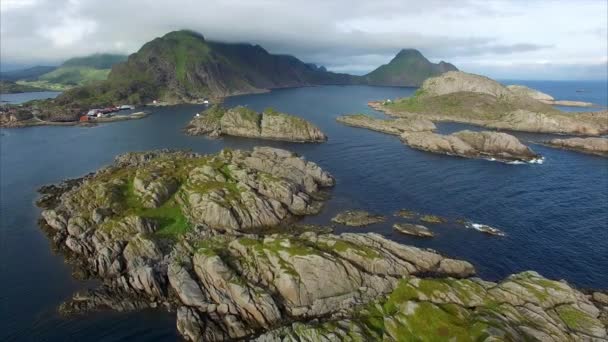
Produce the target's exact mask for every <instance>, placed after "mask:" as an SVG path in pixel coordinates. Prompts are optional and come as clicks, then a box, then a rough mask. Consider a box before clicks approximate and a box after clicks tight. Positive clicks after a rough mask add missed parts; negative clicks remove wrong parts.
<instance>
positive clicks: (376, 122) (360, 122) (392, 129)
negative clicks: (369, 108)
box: [336, 114, 437, 135]
mask: <svg viewBox="0 0 608 342" xmlns="http://www.w3.org/2000/svg"><path fill="white" fill-rule="evenodd" d="M336 121H338V122H340V123H343V124H345V125H348V126H353V127H361V128H368V129H371V130H373V131H378V132H383V133H388V134H395V135H400V134H401V133H403V132H424V131H434V130H435V129H436V128H437V127H436V126H435V124H433V122H432V121H429V120H426V119H424V118H419V117H417V118H414V117H412V118H398V119H390V120H385V119H377V118H374V117H371V116H368V115H365V114H354V115H343V116H339V117H338V118H337V119H336Z"/></svg>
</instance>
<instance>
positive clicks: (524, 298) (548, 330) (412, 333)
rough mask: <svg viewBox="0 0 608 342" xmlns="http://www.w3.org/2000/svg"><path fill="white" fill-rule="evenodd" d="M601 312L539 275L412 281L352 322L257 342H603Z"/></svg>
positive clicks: (284, 332)
mask: <svg viewBox="0 0 608 342" xmlns="http://www.w3.org/2000/svg"><path fill="white" fill-rule="evenodd" d="M596 305H597V304H595V303H594V302H592V301H591V300H589V298H587V297H586V296H585V295H584V294H583V293H581V292H579V291H577V290H575V289H573V288H572V287H570V286H569V285H568V284H567V283H564V282H557V281H552V280H548V279H545V278H543V277H542V276H540V275H539V274H537V273H535V272H523V273H519V274H515V275H512V276H510V277H508V278H506V279H505V280H503V281H501V282H499V283H493V282H487V281H483V280H481V279H478V278H472V279H452V278H445V279H420V278H417V277H410V278H407V279H405V280H403V281H401V282H400V283H399V285H398V286H397V289H396V290H395V291H394V292H393V293H392V294H390V295H388V296H387V298H386V299H384V300H380V301H378V302H376V303H373V304H370V305H368V306H366V307H365V308H364V309H362V310H360V311H359V312H358V313H357V315H356V316H354V317H346V318H337V319H335V320H333V321H330V322H325V323H318V324H302V323H294V324H292V325H290V326H287V327H281V328H279V329H276V330H273V331H270V332H268V333H266V334H264V335H262V336H260V337H258V338H257V339H256V341H259V342H266V341H333V340H340V341H341V340H354V341H400V340H430V341H434V340H437V341H443V340H445V339H446V338H447V337H449V338H450V339H453V340H463V341H468V340H500V341H503V340H506V341H528V340H530V341H604V340H606V337H607V335H606V325H605V324H604V323H602V322H601V321H600V320H599V319H598V317H599V315H601V313H600V310H599V309H598V308H597V306H596Z"/></svg>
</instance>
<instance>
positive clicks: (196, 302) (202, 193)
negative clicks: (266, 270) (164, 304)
mask: <svg viewBox="0 0 608 342" xmlns="http://www.w3.org/2000/svg"><path fill="white" fill-rule="evenodd" d="M264 170H266V171H264ZM70 182H71V183H70V184H71V185H70V186H58V187H53V188H52V189H51V188H50V187H47V188H45V189H49V190H48V193H46V195H48V196H50V197H49V198H47V199H46V200H45V201H44V202H43V203H44V205H45V206H47V207H48V209H46V210H44V211H43V212H42V218H43V219H44V221H45V223H46V224H47V225H48V226H49V227H50V228H51V229H50V232H49V233H50V234H51V235H52V237H53V240H54V241H56V242H57V243H58V244H59V246H60V247H61V248H63V249H64V250H69V251H70V253H73V254H74V255H75V256H76V257H77V258H79V259H80V260H81V261H82V262H81V264H82V265H85V267H86V268H87V272H90V273H92V274H96V275H99V276H100V277H103V278H104V279H109V282H110V283H113V284H115V286H116V287H118V288H121V289H123V290H124V291H127V292H129V293H134V294H138V295H142V296H146V297H147V298H155V299H157V300H160V299H162V298H165V297H166V293H167V288H168V286H171V288H173V290H174V291H175V292H177V294H178V297H179V298H180V300H181V301H182V302H183V303H184V304H186V305H189V306H194V307H197V308H198V309H200V310H203V309H204V308H206V307H207V306H208V304H209V303H208V301H209V297H208V294H206V293H204V292H203V291H202V290H201V289H200V288H197V286H199V285H198V283H197V282H195V281H194V280H192V276H191V272H192V271H189V269H190V270H191V269H192V267H191V266H190V268H187V267H186V266H181V264H179V263H169V262H168V261H167V253H168V251H167V248H168V247H167V246H168V244H169V246H171V245H174V244H175V241H177V239H178V238H179V236H181V235H182V234H185V233H188V231H190V230H193V229H194V227H196V226H197V225H200V226H201V227H202V228H201V229H204V230H203V231H205V232H206V233H207V234H213V233H214V232H216V231H234V232H236V231H239V230H246V229H250V228H251V229H253V228H264V227H269V226H276V225H279V224H281V223H283V222H284V221H285V220H287V219H289V218H290V217H293V216H298V215H307V214H310V213H314V212H317V211H318V210H319V209H320V207H321V205H322V203H321V202H320V201H319V200H316V199H315V198H316V197H315V192H317V191H319V190H320V189H321V188H324V187H328V186H332V185H333V184H334V179H333V177H332V176H331V175H330V174H329V173H327V172H326V171H324V170H322V169H321V168H320V167H319V166H318V165H316V164H314V163H312V162H309V161H306V160H304V159H303V158H301V157H299V156H297V155H296V154H294V153H291V152H288V151H284V150H279V149H272V148H262V147H260V148H256V149H255V150H254V151H253V152H243V151H229V150H226V151H223V152H222V153H220V154H217V155H212V156H201V155H196V154H191V153H184V152H169V151H160V152H146V153H139V154H137V153H131V154H127V155H123V156H120V157H118V158H117V159H116V162H115V164H114V165H111V166H109V167H107V168H104V169H101V170H100V171H98V172H97V173H95V174H92V175H87V176H86V177H84V178H83V179H82V180H81V181H79V182H73V181H70ZM51 190H52V191H51ZM313 197H314V198H313ZM167 239H168V240H167ZM168 284H169V285H168ZM93 299H94V298H93ZM93 299H92V300H93ZM95 300H96V299H95ZM81 306H82V305H77V307H81ZM83 307H84V306H83Z"/></svg>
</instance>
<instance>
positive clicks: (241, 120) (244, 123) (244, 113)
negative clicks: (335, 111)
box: [185, 106, 327, 142]
mask: <svg viewBox="0 0 608 342" xmlns="http://www.w3.org/2000/svg"><path fill="white" fill-rule="evenodd" d="M185 131H186V134H188V135H209V136H212V137H218V136H221V135H231V136H238V137H247V138H260V139H270V140H282V141H293V142H324V141H326V140H327V136H325V134H324V133H323V132H321V130H320V129H319V128H317V127H316V126H314V125H313V124H311V123H310V122H308V121H306V120H304V119H302V118H299V117H297V116H294V115H289V114H285V113H280V112H278V111H276V110H274V109H272V108H268V109H266V110H264V111H263V112H261V113H258V112H256V111H254V110H251V109H249V108H246V107H242V106H239V107H234V108H230V109H226V108H223V107H221V106H213V107H211V108H209V109H207V110H206V111H204V112H203V113H201V114H200V115H197V116H196V117H194V118H193V119H192V120H191V121H190V123H189V124H188V125H187V126H186V128H185Z"/></svg>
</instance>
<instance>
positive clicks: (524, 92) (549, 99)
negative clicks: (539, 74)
mask: <svg viewBox="0 0 608 342" xmlns="http://www.w3.org/2000/svg"><path fill="white" fill-rule="evenodd" d="M507 89H509V90H510V91H511V92H512V93H514V94H516V95H518V96H527V97H530V98H533V99H535V100H538V101H540V102H542V103H546V104H549V105H553V106H565V107H592V106H593V103H590V102H582V101H571V100H556V99H554V98H553V96H551V95H549V94H545V93H543V92H541V91H538V90H536V89H532V88H528V87H526V86H522V85H509V86H507Z"/></svg>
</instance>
